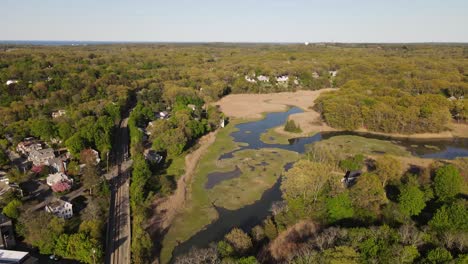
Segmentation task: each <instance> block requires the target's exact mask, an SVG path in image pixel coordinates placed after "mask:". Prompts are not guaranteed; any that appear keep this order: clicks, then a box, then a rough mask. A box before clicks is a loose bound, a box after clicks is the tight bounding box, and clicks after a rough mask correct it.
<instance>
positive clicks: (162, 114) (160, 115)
mask: <svg viewBox="0 0 468 264" xmlns="http://www.w3.org/2000/svg"><path fill="white" fill-rule="evenodd" d="M170 116H171V114H169V112H167V111H163V112H159V113H158V114H156V117H157V118H159V119H168V118H169V117H170Z"/></svg>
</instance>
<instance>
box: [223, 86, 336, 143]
mask: <svg viewBox="0 0 468 264" xmlns="http://www.w3.org/2000/svg"><path fill="white" fill-rule="evenodd" d="M334 90H336V89H334V88H327V89H321V90H317V91H297V92H283V93H272V94H232V95H228V96H226V97H224V98H222V99H221V100H219V101H218V102H217V103H216V105H219V106H220V109H221V111H222V112H223V113H224V114H226V115H227V116H229V117H231V118H245V119H258V118H261V117H262V114H263V113H268V112H281V111H286V110H287V108H288V106H297V107H299V108H301V109H302V110H304V112H303V113H297V114H293V115H291V116H290V117H289V118H290V119H292V120H294V121H295V122H296V123H297V124H299V125H300V127H301V129H302V131H303V133H302V134H296V133H288V132H285V131H284V129H283V127H282V126H281V127H277V128H275V131H276V132H278V133H282V134H286V135H288V136H289V135H290V136H294V137H297V136H300V135H308V134H310V133H312V132H320V131H334V130H335V129H333V128H331V127H329V126H328V125H326V124H325V123H323V122H322V121H321V119H320V114H319V113H317V112H316V111H314V110H312V109H311V108H312V107H313V106H314V101H315V99H317V97H318V96H319V95H320V94H321V93H323V92H328V91H334Z"/></svg>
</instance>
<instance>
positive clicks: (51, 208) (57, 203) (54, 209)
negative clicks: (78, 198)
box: [45, 199, 73, 219]
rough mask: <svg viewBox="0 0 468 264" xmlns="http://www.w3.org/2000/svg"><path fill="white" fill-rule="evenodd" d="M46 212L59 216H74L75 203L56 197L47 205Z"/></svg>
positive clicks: (66, 217)
mask: <svg viewBox="0 0 468 264" xmlns="http://www.w3.org/2000/svg"><path fill="white" fill-rule="evenodd" d="M45 210H46V212H48V213H51V214H54V215H55V216H57V217H60V218H64V219H69V218H71V217H72V216H73V205H72V204H71V203H69V202H67V201H64V200H61V199H55V200H53V201H52V202H50V203H49V204H47V205H46V207H45Z"/></svg>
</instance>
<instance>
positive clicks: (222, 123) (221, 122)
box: [219, 118, 226, 127]
mask: <svg viewBox="0 0 468 264" xmlns="http://www.w3.org/2000/svg"><path fill="white" fill-rule="evenodd" d="M219 126H220V127H225V126H226V120H225V119H224V118H221V120H220V121H219Z"/></svg>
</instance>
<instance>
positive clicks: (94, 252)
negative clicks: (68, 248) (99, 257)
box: [91, 248, 96, 264]
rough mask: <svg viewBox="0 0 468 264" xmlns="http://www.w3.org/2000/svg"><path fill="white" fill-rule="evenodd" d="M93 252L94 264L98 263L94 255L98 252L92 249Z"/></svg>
mask: <svg viewBox="0 0 468 264" xmlns="http://www.w3.org/2000/svg"><path fill="white" fill-rule="evenodd" d="M91 251H92V252H93V264H96V257H95V256H94V254H96V249H94V248H93V249H92V250H91Z"/></svg>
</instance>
